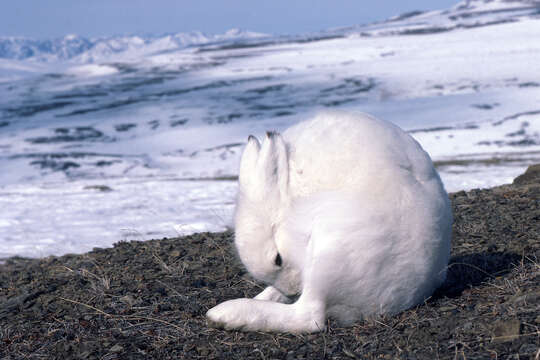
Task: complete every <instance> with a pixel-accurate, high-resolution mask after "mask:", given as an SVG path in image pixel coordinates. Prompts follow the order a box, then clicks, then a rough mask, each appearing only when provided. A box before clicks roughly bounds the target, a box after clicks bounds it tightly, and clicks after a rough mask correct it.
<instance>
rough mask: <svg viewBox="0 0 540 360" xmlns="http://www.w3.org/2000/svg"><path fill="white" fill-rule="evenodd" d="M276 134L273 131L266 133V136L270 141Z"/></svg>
mask: <svg viewBox="0 0 540 360" xmlns="http://www.w3.org/2000/svg"><path fill="white" fill-rule="evenodd" d="M277 134H278V133H277V132H275V131H267V132H266V136H267V137H268V138H270V139H273V138H274V137H275V136H276V135H277Z"/></svg>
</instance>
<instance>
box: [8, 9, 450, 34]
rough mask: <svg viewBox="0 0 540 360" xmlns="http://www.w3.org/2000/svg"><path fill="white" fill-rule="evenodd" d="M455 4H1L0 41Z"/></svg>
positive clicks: (342, 22)
mask: <svg viewBox="0 0 540 360" xmlns="http://www.w3.org/2000/svg"><path fill="white" fill-rule="evenodd" d="M457 2H458V0H408V1H403V0H380V1H372V0H371V1H370V0H368V1H365V0H2V1H0V36H24V37H31V38H38V39H43V38H54V37H62V36H64V35H67V34H77V35H81V36H85V37H100V36H111V35H128V34H154V35H159V34H164V33H176V32H190V31H197V30H198V31H202V32H205V33H208V34H217V33H223V32H225V31H227V30H229V29H232V28H239V29H242V30H251V31H256V32H262V33H269V34H301V33H308V32H316V31H320V30H325V29H330V28H335V27H344V26H350V25H355V24H365V23H369V22H374V21H378V20H384V19H387V18H389V17H391V16H394V15H398V14H402V13H404V12H408V11H413V10H434V9H444V8H448V7H450V6H452V5H454V4H456V3H457Z"/></svg>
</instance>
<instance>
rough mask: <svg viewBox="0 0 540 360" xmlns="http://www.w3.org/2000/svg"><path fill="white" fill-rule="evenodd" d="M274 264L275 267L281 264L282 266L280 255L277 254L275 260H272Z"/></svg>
mask: <svg viewBox="0 0 540 360" xmlns="http://www.w3.org/2000/svg"><path fill="white" fill-rule="evenodd" d="M274 264H276V265H277V266H281V264H282V262H281V255H279V253H278V254H277V255H276V259H275V260H274Z"/></svg>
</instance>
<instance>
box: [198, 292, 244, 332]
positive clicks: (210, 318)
mask: <svg viewBox="0 0 540 360" xmlns="http://www.w3.org/2000/svg"><path fill="white" fill-rule="evenodd" d="M246 300H249V299H235V300H229V301H226V302H223V303H221V304H219V305H216V306H214V307H213V308H211V309H210V310H208V312H207V313H206V322H207V324H208V326H210V327H214V328H218V329H226V330H233V329H237V330H242V329H243V328H245V327H246V325H247V322H246V318H245V317H246V310H247V309H246V304H245V302H246Z"/></svg>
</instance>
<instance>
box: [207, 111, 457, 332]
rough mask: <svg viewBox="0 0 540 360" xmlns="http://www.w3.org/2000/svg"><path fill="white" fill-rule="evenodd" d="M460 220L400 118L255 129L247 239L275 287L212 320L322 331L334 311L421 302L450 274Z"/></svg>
mask: <svg viewBox="0 0 540 360" xmlns="http://www.w3.org/2000/svg"><path fill="white" fill-rule="evenodd" d="M451 225H452V215H451V208H450V204H449V200H448V196H447V194H446V192H445V190H444V187H443V185H442V183H441V180H440V178H439V176H438V174H437V172H436V171H435V169H434V167H433V164H432V162H431V159H430V158H429V156H428V155H427V153H426V152H425V151H424V150H423V149H422V148H421V146H420V145H419V144H418V143H417V142H416V141H415V140H414V139H413V138H412V137H411V136H410V135H408V134H407V133H405V132H404V131H402V130H401V129H399V128H398V127H397V126H395V125H393V124H390V123H388V122H384V121H381V120H378V119H375V118H373V117H370V116H368V115H365V114H348V113H339V112H332V113H323V114H320V115H318V116H316V117H315V118H313V119H311V120H308V121H305V122H302V123H299V124H297V125H295V126H293V127H291V128H289V129H288V130H286V131H285V132H284V133H283V134H278V133H275V132H269V133H267V134H266V136H265V138H264V140H263V141H262V143H259V141H258V140H257V139H256V138H255V137H253V136H250V137H249V139H248V143H247V145H246V148H245V150H244V153H243V155H242V159H241V164H240V173H239V192H238V199H237V205H236V213H235V245H236V248H237V250H238V254H239V256H240V259H241V260H242V262H243V263H244V265H245V266H246V268H247V269H248V271H249V272H250V273H251V274H252V275H253V276H254V277H255V278H257V279H259V280H261V281H264V282H266V283H267V284H268V285H269V286H268V288H266V289H265V290H264V291H263V292H262V293H261V294H259V295H258V296H257V297H256V298H255V299H237V300H231V301H227V302H225V303H222V304H220V305H218V306H216V307H214V308H213V309H211V310H210V311H209V312H208V314H207V316H208V320H209V323H210V324H213V325H215V326H222V327H225V328H228V329H244V330H266V331H290V332H311V331H318V330H321V329H324V327H325V319H326V317H327V316H333V317H335V318H337V319H338V320H340V321H341V322H342V323H345V324H347V323H352V322H354V321H356V320H358V319H361V318H364V317H366V316H372V315H377V314H383V313H386V314H394V313H397V312H399V311H402V310H404V309H407V308H409V307H412V306H415V305H417V304H420V303H422V302H423V301H424V300H425V299H426V298H427V297H429V296H430V295H431V294H432V293H433V291H434V290H435V289H436V288H437V287H438V286H440V285H441V283H442V282H443V281H444V279H445V277H446V267H447V264H448V259H449V255H450V241H451ZM294 299H296V301H294V302H293V300H294Z"/></svg>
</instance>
